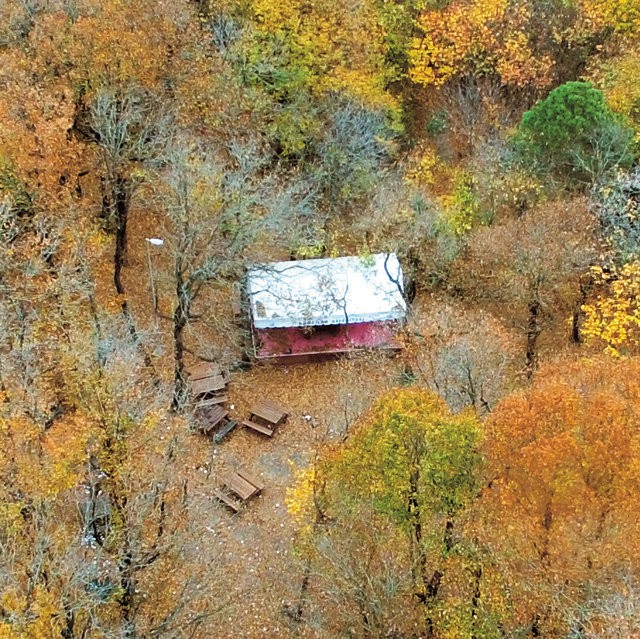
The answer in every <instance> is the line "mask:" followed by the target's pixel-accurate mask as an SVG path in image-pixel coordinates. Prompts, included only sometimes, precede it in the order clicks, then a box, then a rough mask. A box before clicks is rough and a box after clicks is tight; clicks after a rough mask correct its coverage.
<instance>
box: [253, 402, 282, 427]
mask: <svg viewBox="0 0 640 639" xmlns="http://www.w3.org/2000/svg"><path fill="white" fill-rule="evenodd" d="M286 416H287V413H285V412H284V411H283V410H282V409H281V408H280V407H279V406H276V405H275V404H273V403H271V402H269V401H266V400H260V401H258V402H257V403H256V404H254V405H253V406H252V407H251V409H250V410H249V417H250V419H251V418H253V417H259V418H260V419H264V421H265V422H268V423H269V424H273V425H274V426H278V424H280V423H281V422H282V421H284V419H285V418H286Z"/></svg>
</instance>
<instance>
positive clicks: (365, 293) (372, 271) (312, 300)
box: [246, 253, 407, 361]
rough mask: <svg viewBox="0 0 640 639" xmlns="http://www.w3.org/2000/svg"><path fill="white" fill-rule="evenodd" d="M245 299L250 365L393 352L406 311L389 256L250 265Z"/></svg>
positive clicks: (397, 268)
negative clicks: (253, 360)
mask: <svg viewBox="0 0 640 639" xmlns="http://www.w3.org/2000/svg"><path fill="white" fill-rule="evenodd" d="M246 292H247V296H248V301H249V307H250V312H251V327H252V338H253V350H254V355H255V357H256V358H257V359H275V360H281V361H291V360H309V359H313V358H314V357H319V356H322V355H325V356H326V355H335V354H339V353H347V352H353V351H357V350H362V349H366V348H387V349H389V348H390V349H398V348H399V343H398V341H397V340H396V339H395V336H396V331H397V328H398V324H399V323H400V322H402V321H403V320H404V318H405V316H406V313H407V304H406V301H405V297H404V290H403V274H402V268H401V266H400V262H399V261H398V258H397V257H396V255H395V254H393V253H388V254H385V253H379V254H376V255H366V256H362V257H358V256H352V257H336V258H325V259H314V260H301V261H290V262H274V263H271V264H260V265H256V266H254V267H253V268H251V269H249V272H248V274H247V287H246Z"/></svg>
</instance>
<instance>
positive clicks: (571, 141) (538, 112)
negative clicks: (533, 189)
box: [515, 82, 633, 185]
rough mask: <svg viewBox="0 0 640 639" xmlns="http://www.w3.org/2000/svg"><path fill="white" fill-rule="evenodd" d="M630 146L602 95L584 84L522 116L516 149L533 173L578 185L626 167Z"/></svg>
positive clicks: (569, 86)
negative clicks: (551, 174) (552, 176)
mask: <svg viewBox="0 0 640 639" xmlns="http://www.w3.org/2000/svg"><path fill="white" fill-rule="evenodd" d="M631 140H632V133H631V131H629V130H628V129H627V128H626V127H624V125H623V124H622V122H621V121H620V119H619V118H618V117H617V116H616V115H615V114H614V113H613V112H612V111H611V109H610V108H609V107H608V106H607V104H606V102H605V99H604V95H603V94H602V92H601V91H598V90H597V89H594V88H593V87H592V86H591V84H590V83H588V82H567V83H566V84H563V85H561V86H559V87H558V88H557V89H554V90H553V91H552V92H551V93H550V94H549V95H548V96H547V98H546V99H545V100H542V101H541V102H538V103H537V104H536V105H535V106H534V107H533V108H532V109H531V110H530V111H527V112H526V113H525V114H524V115H523V116H522V121H521V122H520V126H519V129H518V133H517V135H516V138H515V145H516V150H517V152H518V154H519V157H520V159H521V160H524V161H526V162H528V163H531V162H533V164H534V168H535V169H538V170H541V171H544V172H549V173H553V174H556V175H557V176H558V177H559V178H561V179H563V180H565V181H566V182H568V183H569V184H570V185H580V184H585V183H586V184H593V183H594V182H599V181H601V180H602V179H603V177H604V176H605V175H607V174H609V173H610V172H611V171H612V170H613V169H614V168H616V167H618V166H630V164H631V162H632V160H633V157H632V155H631V152H630V148H631Z"/></svg>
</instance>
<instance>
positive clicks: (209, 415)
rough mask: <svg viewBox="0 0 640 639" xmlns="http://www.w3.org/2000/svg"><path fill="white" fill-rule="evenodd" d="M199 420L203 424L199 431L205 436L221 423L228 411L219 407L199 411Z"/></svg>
mask: <svg viewBox="0 0 640 639" xmlns="http://www.w3.org/2000/svg"><path fill="white" fill-rule="evenodd" d="M199 415H200V418H201V419H202V421H203V422H204V425H203V427H202V428H201V429H200V430H201V431H202V432H203V433H204V434H205V435H208V434H209V433H210V432H211V431H212V430H213V429H214V428H216V426H218V425H219V424H220V423H221V422H223V421H224V420H225V419H226V418H227V417H228V416H229V411H228V410H225V409H224V408H223V407H222V406H220V405H214V406H211V407H207V408H206V409H203V410H200V411H199Z"/></svg>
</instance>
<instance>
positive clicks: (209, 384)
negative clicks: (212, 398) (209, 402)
mask: <svg viewBox="0 0 640 639" xmlns="http://www.w3.org/2000/svg"><path fill="white" fill-rule="evenodd" d="M226 386H227V382H226V381H225V379H224V377H223V376H222V373H218V374H217V375H214V376H213V377H204V378H201V379H194V380H191V393H192V394H193V396H194V397H200V396H201V395H209V394H210V393H216V392H218V391H221V390H224V389H225V388H226Z"/></svg>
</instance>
